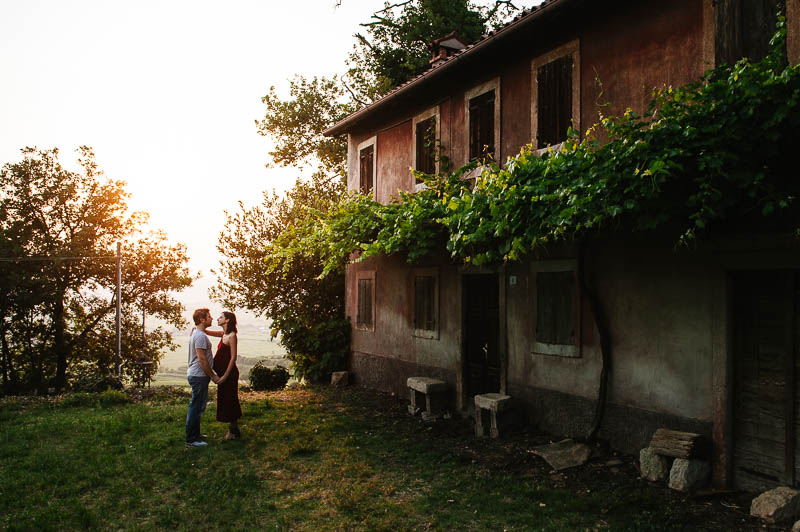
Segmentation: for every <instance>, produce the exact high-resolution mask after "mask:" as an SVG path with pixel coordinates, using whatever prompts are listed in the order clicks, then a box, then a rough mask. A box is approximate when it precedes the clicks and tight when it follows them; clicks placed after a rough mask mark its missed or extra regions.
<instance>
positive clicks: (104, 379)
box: [70, 374, 123, 393]
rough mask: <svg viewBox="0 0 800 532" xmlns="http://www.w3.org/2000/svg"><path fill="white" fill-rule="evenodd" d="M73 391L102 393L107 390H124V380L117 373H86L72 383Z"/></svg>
mask: <svg viewBox="0 0 800 532" xmlns="http://www.w3.org/2000/svg"><path fill="white" fill-rule="evenodd" d="M70 384H71V387H72V391H73V392H85V393H101V392H104V391H106V390H122V388H123V386H122V381H121V380H119V378H118V377H116V376H115V375H97V374H86V375H81V376H79V377H76V378H75V379H73V380H72V382H71V383H70Z"/></svg>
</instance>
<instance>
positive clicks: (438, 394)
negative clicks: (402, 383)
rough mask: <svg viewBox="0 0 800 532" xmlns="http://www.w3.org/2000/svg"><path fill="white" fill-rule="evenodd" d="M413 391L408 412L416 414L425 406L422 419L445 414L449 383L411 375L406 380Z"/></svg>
mask: <svg viewBox="0 0 800 532" xmlns="http://www.w3.org/2000/svg"><path fill="white" fill-rule="evenodd" d="M406 385H407V386H408V389H409V390H410V391H411V404H410V405H408V413H409V414H411V415H412V416H413V415H416V413H417V412H418V411H420V410H422V408H423V406H422V405H423V404H424V405H425V406H424V410H423V411H422V419H424V420H426V421H427V420H429V419H435V418H437V417H439V416H441V415H442V414H444V410H445V405H446V404H447V383H446V382H444V381H440V380H438V379H431V378H430V377H409V378H408V380H407V381H406Z"/></svg>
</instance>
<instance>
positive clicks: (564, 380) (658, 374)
mask: <svg viewBox="0 0 800 532" xmlns="http://www.w3.org/2000/svg"><path fill="white" fill-rule="evenodd" d="M589 257H590V258H587V269H588V270H589V274H590V275H591V276H592V279H593V280H592V281H591V282H592V283H593V284H595V286H596V288H595V290H596V292H597V294H598V296H599V298H600V300H601V302H602V305H603V307H604V308H605V310H606V313H607V316H608V322H609V323H610V324H611V331H610V335H611V338H612V344H613V355H612V357H613V364H614V365H613V372H612V379H611V381H610V383H609V384H610V386H609V401H610V402H612V403H614V404H618V405H625V406H628V407H634V408H642V409H646V410H650V411H654V412H660V413H665V414H673V415H678V416H683V417H687V418H692V419H697V420H706V421H707V420H710V419H711V417H712V400H711V388H712V386H711V383H712V344H713V340H714V339H713V327H712V316H713V305H714V301H713V291H712V288H711V287H712V281H713V279H714V278H715V277H719V276H721V275H722V272H721V271H716V272H715V270H713V269H709V266H708V264H707V262H705V261H703V260H702V258H701V257H698V256H697V254H695V253H685V254H680V253H674V252H672V250H671V249H670V248H668V247H667V248H666V249H664V248H662V249H658V248H655V247H654V248H639V247H636V248H628V247H626V246H624V245H621V244H616V245H615V244H608V245H606V246H604V247H603V248H600V249H596V250H595V252H593V253H592V254H591V255H590V256H589ZM698 259H701V260H698ZM514 274H516V275H517V276H518V277H517V279H518V281H517V284H516V285H515V286H510V287H509V292H508V293H509V296H508V301H509V307H508V337H509V363H508V379H509V383H510V384H511V385H513V386H527V387H533V388H538V389H544V390H551V391H555V392H562V393H568V394H571V395H576V396H580V397H583V398H586V399H589V400H595V399H596V396H597V389H598V383H599V378H600V370H601V366H602V360H601V354H600V347H599V339H598V338H599V337H598V333H597V330H596V326H595V322H594V318H593V316H592V313H591V308H590V306H589V304H588V302H587V300H586V298H585V297H583V298H582V304H581V339H582V341H581V344H582V346H581V356H579V357H564V356H557V355H542V354H536V353H534V349H533V344H534V341H535V323H536V316H535V314H533V313H531V312H530V311H529V309H531V308H532V305H531V298H533V297H535V290H534V289H533V286H532V283H533V276H534V274H533V273H530V269H529V268H525V267H517V268H516V269H515V270H514Z"/></svg>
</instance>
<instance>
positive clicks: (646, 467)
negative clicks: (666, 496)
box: [639, 447, 669, 482]
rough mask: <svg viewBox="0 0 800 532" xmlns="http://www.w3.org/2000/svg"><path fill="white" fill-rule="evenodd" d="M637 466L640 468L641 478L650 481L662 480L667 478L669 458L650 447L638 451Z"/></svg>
mask: <svg viewBox="0 0 800 532" xmlns="http://www.w3.org/2000/svg"><path fill="white" fill-rule="evenodd" d="M639 468H640V469H641V470H642V478H644V479H647V480H649V481H650V482H662V481H664V480H667V479H668V478H669V459H668V458H667V457H666V456H661V455H660V454H658V453H657V452H655V451H654V450H653V449H651V448H650V447H645V448H644V449H642V450H641V451H639Z"/></svg>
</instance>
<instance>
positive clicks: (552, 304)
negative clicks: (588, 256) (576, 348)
mask: <svg viewBox="0 0 800 532" xmlns="http://www.w3.org/2000/svg"><path fill="white" fill-rule="evenodd" d="M575 288H576V287H575V272H572V271H566V272H539V273H537V274H536V341H537V342H541V343H545V344H556V345H573V344H574V343H575V323H576V319H575V318H576V314H575V310H576V309H575V299H576V296H575V293H576V292H575Z"/></svg>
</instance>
